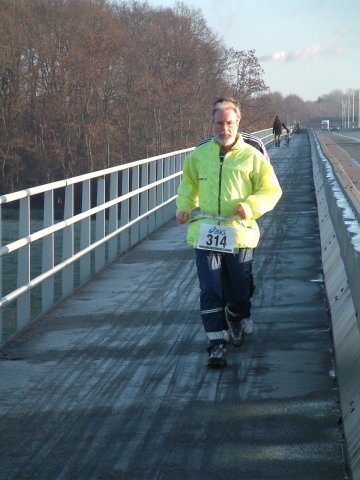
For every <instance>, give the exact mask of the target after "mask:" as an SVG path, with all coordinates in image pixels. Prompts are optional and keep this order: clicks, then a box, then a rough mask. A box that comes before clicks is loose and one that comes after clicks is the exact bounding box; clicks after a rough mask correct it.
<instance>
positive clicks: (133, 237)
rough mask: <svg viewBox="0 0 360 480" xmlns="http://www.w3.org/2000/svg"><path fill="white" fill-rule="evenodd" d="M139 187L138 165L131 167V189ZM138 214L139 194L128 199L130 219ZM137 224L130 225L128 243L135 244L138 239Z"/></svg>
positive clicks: (138, 229) (138, 228)
mask: <svg viewBox="0 0 360 480" xmlns="http://www.w3.org/2000/svg"><path fill="white" fill-rule="evenodd" d="M138 188H139V167H138V166H135V167H132V168H131V191H134V190H137V189H138ZM138 216H139V195H138V194H137V195H135V196H134V197H131V199H130V220H135V219H136V218H137V217H138ZM139 231H140V227H139V224H138V223H136V224H135V225H132V226H131V227H130V245H131V246H133V245H136V244H137V243H138V241H139Z"/></svg>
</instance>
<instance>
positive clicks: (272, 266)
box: [0, 135, 346, 480]
mask: <svg viewBox="0 0 360 480" xmlns="http://www.w3.org/2000/svg"><path fill="white" fill-rule="evenodd" d="M270 155H271V158H272V163H273V165H274V168H275V170H276V171H277V173H278V176H279V179H280V182H281V185H282V187H283V190H284V196H283V198H282V200H281V201H280V203H279V204H278V206H277V208H276V209H275V211H274V212H273V213H272V214H268V215H267V216H266V217H264V219H263V221H262V222H261V230H262V241H261V243H260V246H259V248H258V249H257V251H256V255H255V259H254V270H255V280H256V286H257V289H256V293H255V297H254V302H253V304H254V307H253V318H254V320H255V325H256V328H255V333H254V335H252V336H251V337H247V339H246V342H245V344H244V346H243V347H241V348H234V347H229V353H228V362H229V366H228V367H227V368H226V369H224V370H208V369H207V368H206V359H207V353H206V340H205V336H204V333H203V329H202V325H201V321H200V316H199V311H198V309H199V306H198V283H197V277H196V271H195V266H194V254H193V251H192V250H191V249H190V248H189V247H187V246H186V244H185V232H186V227H183V226H182V227H179V226H177V225H176V224H175V222H173V223H171V224H169V225H167V226H166V227H164V228H162V229H161V230H159V231H157V232H156V233H155V234H153V235H152V236H151V237H149V238H148V239H147V240H146V241H144V242H142V243H141V244H140V245H138V246H137V247H136V248H134V249H133V250H132V251H131V252H129V253H128V254H126V255H124V256H123V257H121V258H120V259H119V260H118V261H117V262H115V263H114V264H113V265H112V266H111V267H110V268H109V269H107V270H106V271H104V272H102V273H101V274H100V275H99V276H98V277H97V278H96V279H95V280H94V281H93V282H91V283H90V284H89V285H87V286H86V287H85V288H83V289H82V290H81V291H79V292H78V293H77V294H76V295H74V296H73V297H72V298H70V299H69V300H67V301H66V302H64V303H63V304H62V305H61V306H60V307H58V308H57V309H56V310H54V311H53V312H52V313H51V314H50V315H48V317H47V318H45V319H44V320H43V321H42V322H40V323H39V324H38V325H36V326H34V327H33V328H32V329H31V330H29V331H28V332H27V333H26V334H25V335H23V336H22V337H21V338H19V339H18V340H17V341H16V342H14V343H13V344H11V345H9V346H8V347H6V349H5V350H4V351H3V353H2V360H1V361H0V378H1V384H0V479H2V480H13V479H19V480H27V479H29V480H65V479H66V480H93V479H94V480H115V479H116V480H125V479H126V480H220V479H224V480H225V479H226V480H235V479H236V480H239V479H244V480H245V479H246V480H261V479H271V480H294V479H303V480H322V479H323V480H333V479H334V480H335V479H336V480H340V479H345V478H346V474H345V472H344V466H343V458H342V437H341V431H340V427H339V425H338V421H339V417H340V411H339V397H338V391H337V385H336V379H335V374H334V365H333V355H332V340H331V332H330V319H329V317H328V314H327V311H326V299H325V291H324V285H323V281H322V274H321V258H320V242H319V233H318V220H317V210H316V202H315V196H314V191H313V181H312V168H311V161H310V146H309V142H308V139H307V136H306V135H294V136H293V138H292V140H291V143H290V146H289V147H284V146H283V147H281V148H277V149H275V148H271V149H270Z"/></svg>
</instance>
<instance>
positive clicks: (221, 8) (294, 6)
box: [147, 0, 360, 101]
mask: <svg viewBox="0 0 360 480" xmlns="http://www.w3.org/2000/svg"><path fill="white" fill-rule="evenodd" d="M147 3H148V4H149V5H150V6H153V7H171V8H173V7H175V5H176V3H177V0H147ZM182 3H184V4H186V5H187V6H189V7H192V8H196V9H200V10H201V12H202V14H203V17H204V18H205V20H206V23H207V25H208V27H210V29H211V30H212V31H213V32H214V33H216V34H217V35H218V37H219V38H221V39H222V40H223V42H224V44H225V45H226V47H228V48H230V47H232V48H234V49H236V50H252V49H254V50H255V55H256V57H257V58H258V59H259V61H260V65H261V67H262V68H263V70H264V77H263V78H264V81H265V83H266V84H267V86H268V87H269V88H270V91H271V92H280V93H281V94H282V95H283V96H287V95H291V94H295V95H298V96H299V97H301V98H302V99H303V100H305V101H306V100H310V101H316V100H317V99H318V97H320V96H322V95H326V94H328V93H330V92H332V91H333V90H342V91H343V92H344V93H345V92H346V91H348V90H349V89H355V90H358V89H359V88H360V0H295V1H293V0H288V1H286V0H276V1H275V2H274V1H270V0H182Z"/></svg>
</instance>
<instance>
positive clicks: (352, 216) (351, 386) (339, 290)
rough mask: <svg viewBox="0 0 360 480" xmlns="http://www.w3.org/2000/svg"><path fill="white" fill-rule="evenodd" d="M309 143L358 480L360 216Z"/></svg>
mask: <svg viewBox="0 0 360 480" xmlns="http://www.w3.org/2000/svg"><path fill="white" fill-rule="evenodd" d="M310 142H311V150H312V162H313V172H314V183H315V189H316V197H317V203H318V215H319V226H320V237H321V251H322V264H323V272H324V277H325V285H326V293H327V299H328V303H329V310H330V313H331V322H332V335H333V341H334V348H335V359H336V375H337V382H338V386H339V391H340V401H341V414H342V426H343V432H344V437H345V448H346V456H347V460H348V466H349V469H350V471H351V474H352V478H353V479H360V435H359V432H360V375H359V372H360V331H359V330H360V329H359V327H360V318H359V312H360V225H359V219H358V218H359V217H358V213H359V212H357V211H355V210H354V208H353V206H352V204H351V202H349V200H348V198H347V195H346V192H345V191H344V190H343V188H342V186H341V183H340V182H339V181H338V179H337V178H336V175H335V173H334V170H333V168H332V165H331V162H330V161H329V159H328V158H327V157H326V156H325V155H324V153H323V151H322V149H321V146H320V144H319V142H318V141H317V139H316V136H315V134H313V133H312V134H311V135H310Z"/></svg>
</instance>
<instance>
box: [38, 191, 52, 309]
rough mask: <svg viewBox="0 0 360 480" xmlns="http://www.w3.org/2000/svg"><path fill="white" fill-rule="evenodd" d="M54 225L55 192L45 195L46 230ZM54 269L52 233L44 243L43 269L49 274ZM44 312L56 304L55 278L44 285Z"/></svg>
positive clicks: (42, 295)
mask: <svg viewBox="0 0 360 480" xmlns="http://www.w3.org/2000/svg"><path fill="white" fill-rule="evenodd" d="M52 225H54V191H53V190H50V191H49V192H45V195H44V228H47V227H51V226H52ZM53 267H54V234H53V233H50V234H49V235H47V236H46V237H45V238H43V241H42V269H41V272H47V271H48V270H51V269H52V268H53ZM41 304H42V312H45V311H47V310H49V309H50V308H51V307H52V306H53V304H54V277H53V276H52V277H50V278H48V279H46V280H45V281H44V282H43V284H42V294H41Z"/></svg>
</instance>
